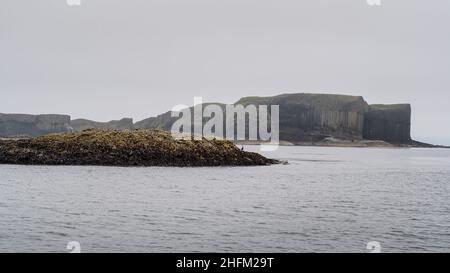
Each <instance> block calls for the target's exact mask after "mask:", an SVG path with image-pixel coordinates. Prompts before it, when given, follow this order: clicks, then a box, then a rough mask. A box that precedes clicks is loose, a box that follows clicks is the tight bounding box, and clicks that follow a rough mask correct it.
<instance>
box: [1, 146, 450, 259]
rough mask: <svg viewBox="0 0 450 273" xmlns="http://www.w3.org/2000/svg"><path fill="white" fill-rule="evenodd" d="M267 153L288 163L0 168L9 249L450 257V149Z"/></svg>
mask: <svg viewBox="0 0 450 273" xmlns="http://www.w3.org/2000/svg"><path fill="white" fill-rule="evenodd" d="M245 148H246V150H253V151H258V146H247V147H245ZM264 154H265V155H266V156H269V157H272V158H278V159H284V160H288V161H289V165H274V166H262V167H219V168H160V167H152V168H116V167H79V166H69V167H68V166H61V167H59V166H57V167H50V166H13V165H0V252H67V250H66V246H67V243H68V242H69V241H77V242H79V243H80V245H81V251H82V252H368V250H367V249H366V246H367V243H368V242H371V241H376V242H379V244H380V245H381V251H382V252H448V251H450V150H446V149H379V148H376V149H375V148H374V149H367V148H323V147H322V148H320V147H280V148H279V150H277V151H275V152H267V153H264Z"/></svg>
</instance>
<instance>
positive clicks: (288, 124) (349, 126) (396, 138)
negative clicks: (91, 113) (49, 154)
mask: <svg viewBox="0 0 450 273" xmlns="http://www.w3.org/2000/svg"><path fill="white" fill-rule="evenodd" d="M206 105H207V104H203V107H205V106H206ZM217 105H220V107H222V108H224V107H225V104H220V103H217ZM234 105H243V106H247V105H256V106H258V105H279V107H280V113H279V122H280V124H279V125H280V128H279V129H280V135H279V137H280V141H281V142H280V144H281V145H307V146H310V145H313V146H338V147H440V146H435V145H431V144H426V143H421V142H418V141H415V140H414V139H413V138H412V137H411V112H412V109H411V105H410V104H407V103H403V104H369V103H367V102H366V101H365V100H364V98H363V97H361V96H348V95H336V94H308V93H294V94H281V95H277V96H271V97H244V98H241V99H240V100H238V101H237V102H236V103H234ZM176 120H177V118H174V117H172V115H171V112H170V111H168V112H165V113H162V114H160V115H157V116H155V117H149V118H146V119H144V120H141V121H138V122H133V120H132V119H131V118H123V119H120V120H113V121H109V122H97V121H91V120H87V119H71V117H70V116H68V115H26V114H2V113H0V138H1V137H3V138H17V137H19V138H20V137H35V136H43V135H46V134H51V133H68V132H81V131H83V130H85V129H89V128H95V129H102V130H105V129H106V130H125V131H127V130H133V129H161V130H166V131H170V130H171V127H172V125H173V124H174V122H175V121H176ZM203 122H205V121H203ZM235 143H239V144H252V143H253V142H252V141H237V142H235ZM255 143H256V144H257V143H258V142H255Z"/></svg>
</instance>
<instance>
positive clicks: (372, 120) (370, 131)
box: [363, 104, 412, 144]
mask: <svg viewBox="0 0 450 273" xmlns="http://www.w3.org/2000/svg"><path fill="white" fill-rule="evenodd" d="M363 137H364V138H365V139H370V140H384V141H386V142H390V143H399V144H409V143H411V142H412V140H411V105H409V104H395V105H370V109H369V111H368V112H367V113H366V114H365V118H364V134H363Z"/></svg>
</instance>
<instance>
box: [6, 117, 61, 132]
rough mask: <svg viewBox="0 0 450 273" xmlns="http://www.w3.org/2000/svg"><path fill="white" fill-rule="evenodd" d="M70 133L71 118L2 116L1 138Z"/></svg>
mask: <svg viewBox="0 0 450 273" xmlns="http://www.w3.org/2000/svg"><path fill="white" fill-rule="evenodd" d="M68 131H70V116H67V115H24V114H0V136H3V137H11V136H39V135H46V134H51V133H64V132H68Z"/></svg>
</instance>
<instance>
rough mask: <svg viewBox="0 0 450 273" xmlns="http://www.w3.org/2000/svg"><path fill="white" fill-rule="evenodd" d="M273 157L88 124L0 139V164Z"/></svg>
mask: <svg viewBox="0 0 450 273" xmlns="http://www.w3.org/2000/svg"><path fill="white" fill-rule="evenodd" d="M274 163H277V161H276V160H271V159H267V158H265V157H263V156H261V155H259V154H257V153H250V152H245V151H241V150H240V149H238V148H237V147H236V146H235V145H234V144H233V143H231V142H229V141H226V140H207V139H203V140H190V139H189V140H177V139H175V138H173V137H172V135H171V134H170V133H169V132H166V131H161V130H145V129H140V130H134V131H115V130H98V129H89V130H85V131H82V132H78V133H66V134H53V135H47V136H41V137H36V138H31V139H21V140H0V164H25V165H100V166H180V167H182V166H252V165H267V164H274Z"/></svg>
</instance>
